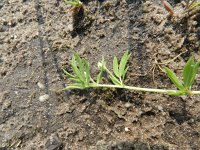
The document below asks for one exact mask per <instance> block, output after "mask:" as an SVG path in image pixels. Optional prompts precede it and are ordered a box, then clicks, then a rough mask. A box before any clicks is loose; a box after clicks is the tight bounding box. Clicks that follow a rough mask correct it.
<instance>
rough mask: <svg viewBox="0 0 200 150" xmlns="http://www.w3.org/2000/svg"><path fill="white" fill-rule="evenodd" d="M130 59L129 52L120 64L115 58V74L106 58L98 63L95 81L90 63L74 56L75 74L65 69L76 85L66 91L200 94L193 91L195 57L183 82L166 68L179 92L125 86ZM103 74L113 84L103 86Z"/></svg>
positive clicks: (73, 66)
mask: <svg viewBox="0 0 200 150" xmlns="http://www.w3.org/2000/svg"><path fill="white" fill-rule="evenodd" d="M129 58H130V54H129V52H128V51H126V52H125V54H124V55H123V56H122V58H121V60H120V61H119V62H118V59H117V58H116V57H114V59H113V67H112V69H113V72H111V71H110V70H109V69H108V68H107V67H106V62H105V60H104V58H102V60H101V61H100V62H98V68H99V70H100V72H99V74H98V75H97V78H96V81H94V80H93V79H92V77H91V75H90V66H89V63H88V62H87V61H86V60H85V59H83V58H80V56H79V55H78V54H74V55H73V57H72V60H71V67H72V70H73V74H72V73H69V72H67V71H66V70H64V69H63V71H64V73H65V74H66V75H67V77H68V78H69V79H70V80H71V81H73V82H74V83H72V84H69V85H68V86H67V87H66V88H65V89H64V90H67V89H86V88H123V89H128V90H135V91H143V92H157V93H163V94H168V95H174V96H181V95H194V94H200V91H192V90H191V88H192V84H193V83H194V80H195V76H196V74H197V71H198V68H199V65H200V61H198V62H195V61H194V57H191V58H190V59H189V60H188V62H187V63H186V65H185V67H184V69H183V81H181V80H179V79H178V77H177V76H176V74H175V73H174V72H173V71H172V70H170V69H169V68H167V67H166V68H165V72H166V73H167V75H168V77H169V78H170V79H171V81H172V82H173V83H174V84H175V85H176V87H177V90H166V89H153V88H142V87H134V86H127V85H125V84H124V79H125V76H126V73H127V70H128V67H127V62H128V59H129ZM103 72H106V73H108V75H109V79H110V80H111V81H112V83H113V84H101V83H100V82H101V81H102V78H103V76H102V75H103Z"/></svg>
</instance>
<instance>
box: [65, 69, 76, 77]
mask: <svg viewBox="0 0 200 150" xmlns="http://www.w3.org/2000/svg"><path fill="white" fill-rule="evenodd" d="M62 70H63V72H64V73H65V74H66V75H67V76H68V77H69V78H74V77H75V76H74V75H72V74H70V73H69V72H67V70H65V69H62Z"/></svg>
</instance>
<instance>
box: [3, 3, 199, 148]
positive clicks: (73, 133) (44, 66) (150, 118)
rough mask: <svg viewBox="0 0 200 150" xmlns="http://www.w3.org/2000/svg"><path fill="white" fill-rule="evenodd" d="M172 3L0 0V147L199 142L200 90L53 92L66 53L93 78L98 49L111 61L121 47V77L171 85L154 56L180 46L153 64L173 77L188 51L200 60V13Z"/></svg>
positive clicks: (58, 84) (159, 145)
mask: <svg viewBox="0 0 200 150" xmlns="http://www.w3.org/2000/svg"><path fill="white" fill-rule="evenodd" d="M170 3H171V4H172V5H173V7H174V9H175V12H176V14H177V16H176V17H170V16H169V14H168V12H167V11H166V10H165V9H164V8H163V6H162V4H161V2H160V1H159V0H150V1H140V0H138V1H136V0H105V1H100V0H99V1H97V0H90V1H87V0H85V1H84V6H83V9H81V10H78V11H77V14H73V13H72V11H70V8H69V7H68V6H66V5H65V4H64V3H63V1H60V0H57V1H56V0H53V1H49V0H34V1H31V0H9V1H8V0H1V1H0V68H1V69H0V77H1V78H0V110H1V111H0V146H1V147H12V148H15V149H22V150H33V149H36V150H39V149H41V150H43V149H48V150H56V149H63V150H79V149H81V150H95V149H97V150H132V149H136V150H146V149H147V150H148V149H152V150H165V149H166V150H167V149H170V150H172V149H173V150H199V149H200V109H199V108H200V96H192V97H185V96H183V97H173V96H168V95H162V94H153V93H138V92H130V91H127V90H114V89H112V90H111V89H110V90H109V89H107V90H106V89H89V90H84V91H66V92H56V91H58V90H60V89H62V88H64V87H65V86H66V85H67V83H68V82H69V81H68V80H67V79H66V78H65V76H64V74H63V72H62V70H61V68H63V67H64V68H67V69H68V70H70V68H69V60H70V59H71V56H72V54H73V53H74V52H78V53H79V54H81V56H82V57H84V58H87V59H88V60H89V62H90V64H91V66H92V75H94V76H95V75H96V74H97V61H98V60H100V59H101V57H102V56H104V57H105V59H106V60H107V61H108V66H110V65H111V63H112V58H113V56H114V55H115V56H117V57H118V58H120V57H121V55H122V54H123V53H124V51H126V50H127V49H128V50H130V52H131V60H130V62H129V66H130V68H129V71H128V75H127V79H126V83H127V84H128V85H136V86H142V87H157V88H175V87H174V86H173V85H172V84H171V83H170V81H169V79H168V78H167V77H166V75H165V74H163V73H162V72H161V71H160V70H159V68H158V66H156V63H155V62H156V61H155V60H157V61H158V62H164V61H167V60H170V59H173V58H174V57H176V56H177V55H178V54H180V53H182V55H180V56H179V57H178V58H177V59H175V60H174V61H172V62H170V63H168V64H164V65H161V67H164V66H168V67H170V68H171V69H173V70H174V71H175V72H176V73H177V74H178V75H179V76H181V69H182V68H183V66H184V64H185V62H186V61H187V59H188V58H189V56H191V55H194V56H195V58H196V59H200V55H199V50H200V49H199V41H200V36H199V35H200V34H199V32H200V22H199V20H200V11H199V9H197V10H195V11H194V12H193V14H192V15H190V16H184V13H182V11H183V5H182V4H181V3H178V1H177V0H176V1H175V0H174V2H170ZM73 17H74V18H75V20H73ZM186 50H187V52H186ZM155 66H156V68H155V69H154V71H153V70H152V67H155ZM153 72H154V73H153ZM199 77H200V76H197V82H196V83H195V86H194V89H196V90H198V89H200V87H199V84H198V83H199ZM153 78H154V80H153Z"/></svg>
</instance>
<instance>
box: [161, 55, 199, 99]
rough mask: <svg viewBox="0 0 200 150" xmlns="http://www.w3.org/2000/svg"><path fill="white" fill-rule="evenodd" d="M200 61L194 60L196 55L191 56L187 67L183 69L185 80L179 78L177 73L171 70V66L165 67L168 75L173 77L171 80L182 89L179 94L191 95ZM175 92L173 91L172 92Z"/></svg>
mask: <svg viewBox="0 0 200 150" xmlns="http://www.w3.org/2000/svg"><path fill="white" fill-rule="evenodd" d="M199 64H200V61H199V62H195V61H194V57H191V58H190V59H189V60H188V62H187V63H186V64H185V67H184V69H183V81H181V80H180V79H178V77H177V76H176V74H175V73H174V72H173V71H172V70H170V69H169V68H167V67H166V68H165V71H166V73H167V75H168V77H169V78H170V79H171V81H172V82H173V83H174V84H175V85H176V87H177V88H178V89H179V90H180V91H179V92H180V93H179V94H178V95H191V94H192V91H191V88H192V85H193V83H194V80H195V77H196V74H197V71H198V68H199ZM172 94H173V93H172ZM175 94H176V93H175Z"/></svg>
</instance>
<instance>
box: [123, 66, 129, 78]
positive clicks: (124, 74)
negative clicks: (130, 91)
mask: <svg viewBox="0 0 200 150" xmlns="http://www.w3.org/2000/svg"><path fill="white" fill-rule="evenodd" d="M128 68H129V67H126V69H125V71H124V73H123V75H122V79H123V80H124V79H125V76H126V72H127V71H128Z"/></svg>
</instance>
